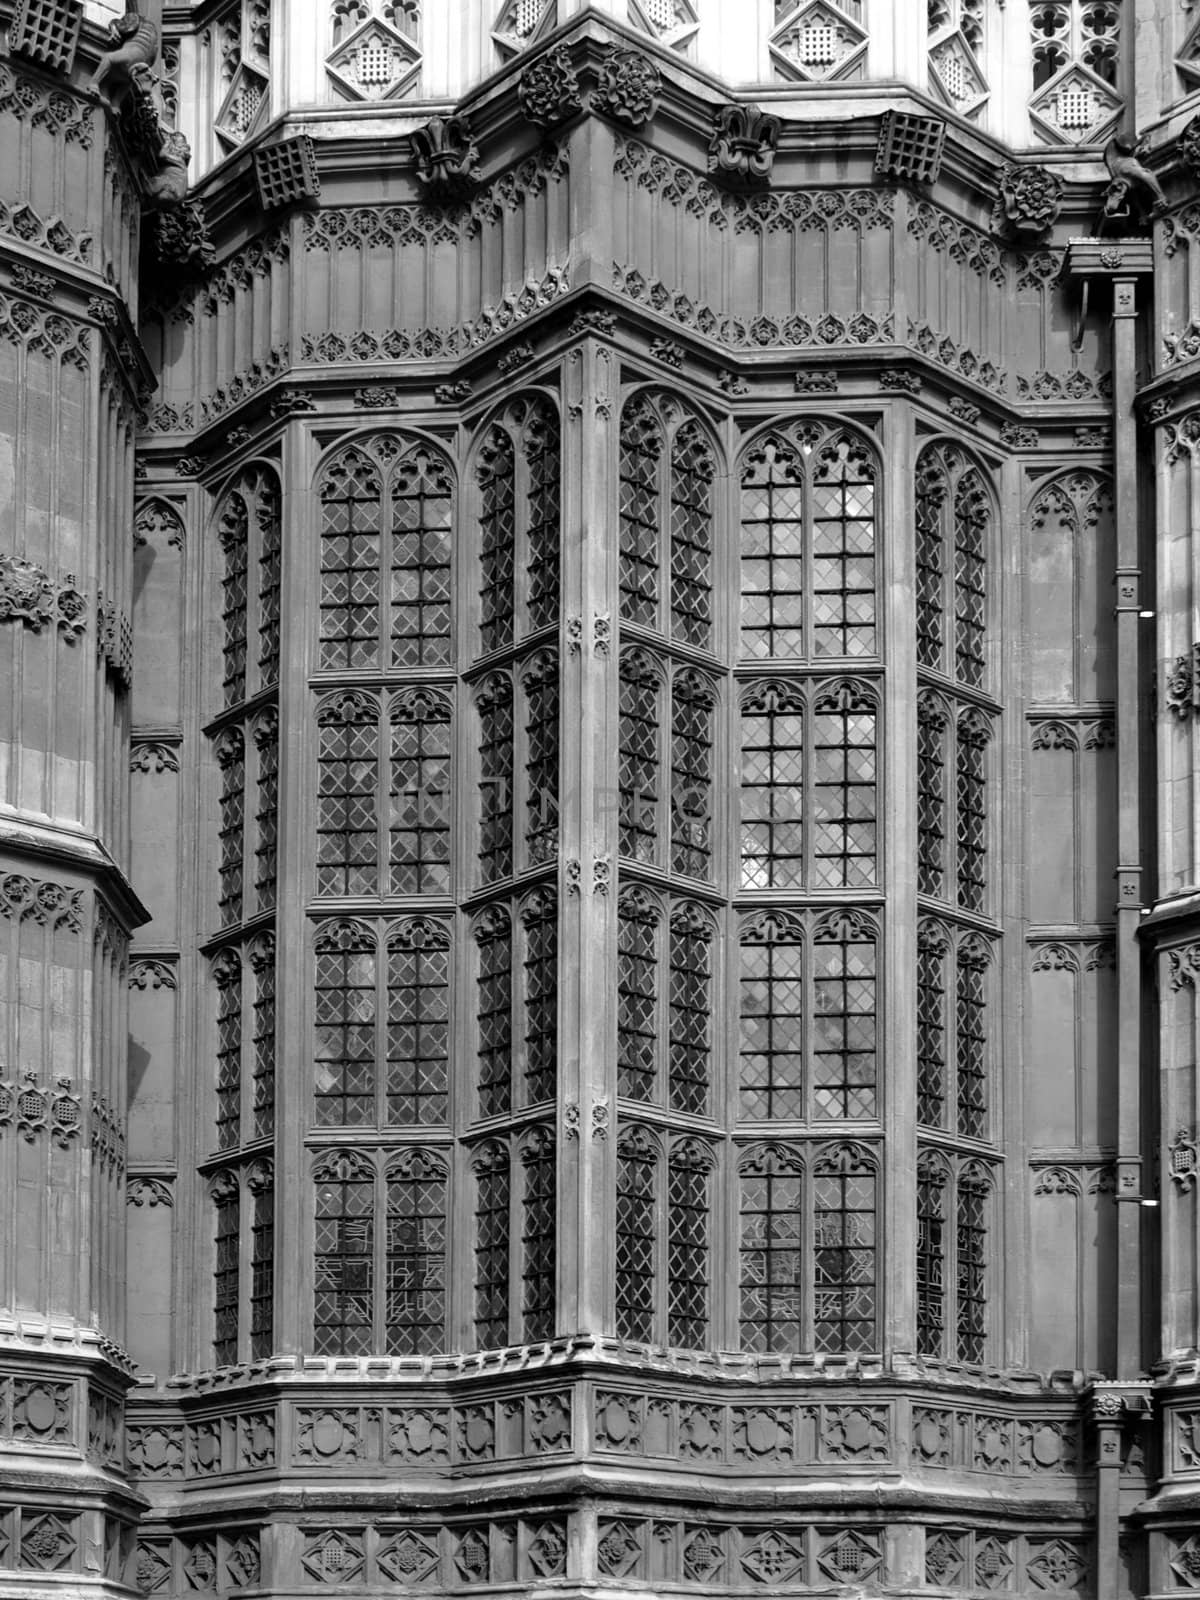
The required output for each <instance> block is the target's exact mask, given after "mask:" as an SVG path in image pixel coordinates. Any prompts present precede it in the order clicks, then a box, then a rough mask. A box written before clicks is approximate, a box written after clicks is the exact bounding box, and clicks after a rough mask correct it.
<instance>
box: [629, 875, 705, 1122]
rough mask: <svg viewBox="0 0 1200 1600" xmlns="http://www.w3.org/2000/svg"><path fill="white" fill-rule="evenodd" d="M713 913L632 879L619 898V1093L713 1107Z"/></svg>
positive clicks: (685, 1106)
mask: <svg viewBox="0 0 1200 1600" xmlns="http://www.w3.org/2000/svg"><path fill="white" fill-rule="evenodd" d="M713 937H714V924H713V921H712V918H711V915H710V914H709V913H706V912H705V911H704V910H702V909H701V908H700V907H699V906H697V905H695V904H693V903H691V902H689V901H686V900H670V901H667V900H664V899H661V898H660V897H658V896H656V895H655V894H653V893H652V892H650V891H648V890H647V889H645V888H643V887H641V886H640V885H636V884H632V883H628V884H626V885H625V887H624V888H622V890H621V892H620V895H619V897H618V901H617V1093H618V1094H619V1095H621V1096H622V1097H623V1098H625V1099H628V1100H637V1101H642V1102H644V1103H655V1104H658V1105H663V1104H665V1105H666V1106H667V1107H668V1108H669V1109H670V1110H672V1111H683V1112H687V1113H690V1114H692V1115H697V1116H704V1115H707V1114H708V1111H709V1091H710V1074H711V1049H712V1023H711V1015H712V1007H713V992H712V949H711V946H712V941H713Z"/></svg>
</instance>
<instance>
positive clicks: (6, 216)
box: [0, 200, 94, 266]
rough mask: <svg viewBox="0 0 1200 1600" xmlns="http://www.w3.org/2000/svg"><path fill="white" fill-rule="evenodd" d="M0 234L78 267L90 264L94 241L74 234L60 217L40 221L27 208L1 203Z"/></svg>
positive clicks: (29, 208)
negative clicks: (45, 251)
mask: <svg viewBox="0 0 1200 1600" xmlns="http://www.w3.org/2000/svg"><path fill="white" fill-rule="evenodd" d="M0 233H3V234H7V235H8V237H9V238H12V239H20V240H21V241H22V242H23V243H25V244H32V245H34V246H36V247H37V248H38V249H40V250H48V251H50V253H51V254H52V255H56V256H60V257H61V258H62V259H63V260H64V261H71V262H74V263H76V264H77V265H79V266H88V265H90V263H91V261H92V256H93V250H94V241H93V239H92V236H91V234H90V233H75V232H73V231H72V230H71V229H70V228H68V227H67V225H66V223H65V222H63V221H62V219H61V218H60V217H48V218H47V219H46V220H45V221H43V220H42V218H41V217H39V216H38V214H37V212H36V211H35V210H34V209H33V207H32V206H30V205H24V204H23V205H18V206H14V205H11V204H9V203H8V202H6V201H4V200H0Z"/></svg>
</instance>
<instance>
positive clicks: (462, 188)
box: [412, 117, 479, 201]
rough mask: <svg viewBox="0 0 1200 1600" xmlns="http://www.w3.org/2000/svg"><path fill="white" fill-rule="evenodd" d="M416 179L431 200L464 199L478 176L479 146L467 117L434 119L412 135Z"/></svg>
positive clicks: (415, 130)
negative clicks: (472, 134)
mask: <svg viewBox="0 0 1200 1600" xmlns="http://www.w3.org/2000/svg"><path fill="white" fill-rule="evenodd" d="M412 146H413V155H414V156H415V158H416V163H417V178H418V179H419V181H420V183H421V186H422V188H423V189H424V190H425V193H426V196H427V198H428V199H430V200H443V201H444V200H461V199H462V198H463V196H464V195H465V194H467V193H468V192H469V191H470V189H471V188H472V187H473V185H474V184H475V182H476V180H477V178H478V176H479V147H478V145H477V144H476V143H475V140H474V139H473V138H472V136H471V129H470V126H469V124H468V123H467V119H466V118H465V117H431V118H430V120H429V121H428V122H427V123H426V124H425V126H424V127H423V128H415V129H414V130H413V133H412Z"/></svg>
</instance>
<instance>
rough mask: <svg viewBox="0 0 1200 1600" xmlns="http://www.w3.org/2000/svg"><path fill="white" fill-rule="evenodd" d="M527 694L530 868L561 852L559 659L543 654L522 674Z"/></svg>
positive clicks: (527, 817) (528, 854) (549, 654)
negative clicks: (559, 846)
mask: <svg viewBox="0 0 1200 1600" xmlns="http://www.w3.org/2000/svg"><path fill="white" fill-rule="evenodd" d="M521 685H522V688H523V689H524V691H525V853H526V858H527V860H528V863H529V865H530V866H537V865H540V864H541V863H542V862H546V861H553V860H554V859H555V856H556V855H557V853H558V746H559V729H558V660H557V657H556V656H555V655H554V654H553V653H551V652H550V651H548V650H543V651H540V652H539V653H538V654H537V655H536V656H534V657H533V658H532V659H531V661H530V662H529V664H528V666H527V667H526V668H525V669H524V670H523V671H522V673H521Z"/></svg>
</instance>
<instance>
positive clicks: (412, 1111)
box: [314, 917, 452, 1128]
mask: <svg viewBox="0 0 1200 1600" xmlns="http://www.w3.org/2000/svg"><path fill="white" fill-rule="evenodd" d="M451 942H452V941H451V930H450V925H449V923H448V922H447V921H445V920H443V919H441V918H436V917H406V918H403V919H402V920H400V921H398V922H393V923H391V924H386V925H382V924H370V923H367V922H366V921H364V920H361V919H353V920H340V921H329V922H323V923H321V924H319V925H318V928H317V932H316V935H315V939H314V953H315V959H316V988H315V997H316V998H315V1028H316V1033H315V1041H314V1044H315V1048H314V1060H315V1077H314V1093H315V1118H316V1123H317V1126H318V1127H393V1128H396V1127H414V1126H421V1127H430V1126H439V1125H444V1124H445V1122H446V1120H447V1116H448V1096H449V1064H450V1038H449V1014H450V966H451V960H450V957H451Z"/></svg>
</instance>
